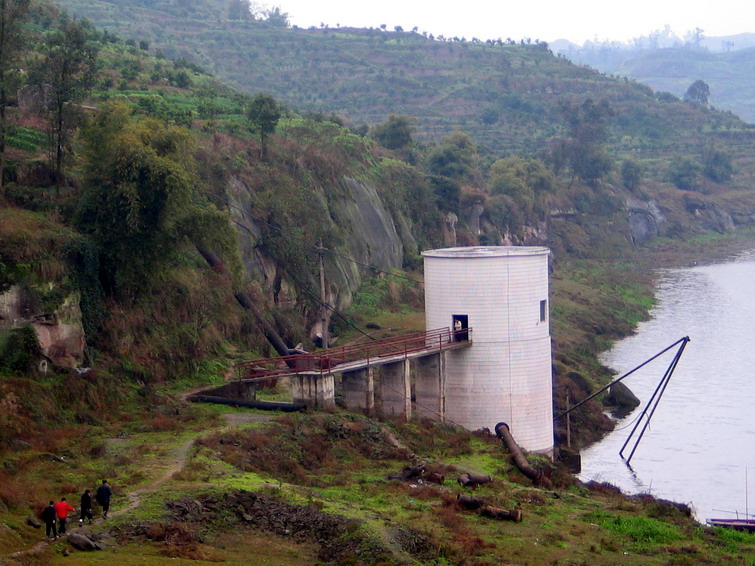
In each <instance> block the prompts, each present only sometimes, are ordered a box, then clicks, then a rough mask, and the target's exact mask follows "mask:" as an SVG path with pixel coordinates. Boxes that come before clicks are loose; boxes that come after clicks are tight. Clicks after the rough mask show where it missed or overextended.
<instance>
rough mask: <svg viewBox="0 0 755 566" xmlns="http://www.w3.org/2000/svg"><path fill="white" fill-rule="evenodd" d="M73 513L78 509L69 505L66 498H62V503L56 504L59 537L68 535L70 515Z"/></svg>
mask: <svg viewBox="0 0 755 566" xmlns="http://www.w3.org/2000/svg"><path fill="white" fill-rule="evenodd" d="M73 511H76V509H74V508H73V507H71V506H70V505H69V504H68V502H67V501H66V498H65V497H61V498H60V501H58V502H57V503H56V504H55V514H56V515H57V516H58V536H62V535H64V534H66V521H67V520H68V513H71V512H73Z"/></svg>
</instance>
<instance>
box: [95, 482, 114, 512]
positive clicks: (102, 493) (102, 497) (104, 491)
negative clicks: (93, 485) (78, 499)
mask: <svg viewBox="0 0 755 566" xmlns="http://www.w3.org/2000/svg"><path fill="white" fill-rule="evenodd" d="M112 495H113V490H112V489H110V486H109V485H108V484H107V480H102V485H101V486H100V487H98V488H97V493H95V494H94V498H95V499H96V500H97V503H99V504H100V507H102V518H103V519H107V512H108V511H109V510H110V497H111V496H112Z"/></svg>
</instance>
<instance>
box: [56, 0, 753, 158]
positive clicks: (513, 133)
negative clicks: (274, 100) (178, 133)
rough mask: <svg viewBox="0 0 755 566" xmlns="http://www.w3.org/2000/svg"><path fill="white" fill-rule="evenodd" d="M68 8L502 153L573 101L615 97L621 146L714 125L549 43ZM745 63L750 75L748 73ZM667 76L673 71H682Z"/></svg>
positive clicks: (544, 137) (553, 126) (207, 11)
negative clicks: (459, 134) (458, 133)
mask: <svg viewBox="0 0 755 566" xmlns="http://www.w3.org/2000/svg"><path fill="white" fill-rule="evenodd" d="M61 5H62V6H64V7H65V8H67V9H69V10H71V11H72V12H73V13H75V14H77V15H79V16H81V17H87V18H90V19H91V20H92V21H94V22H96V23H97V25H99V26H101V27H106V28H108V29H110V30H113V31H116V32H117V33H119V34H122V35H123V36H124V37H127V38H132V39H134V40H136V41H140V40H143V41H147V42H149V45H150V49H152V50H158V49H159V50H160V51H162V52H163V53H165V54H166V55H168V56H169V57H171V58H179V57H183V58H186V59H189V60H192V61H195V62H197V63H199V64H200V65H203V66H205V67H206V68H208V69H210V70H211V71H212V72H213V73H215V74H216V75H217V76H218V77H219V78H221V79H223V80H225V81H228V82H230V83H231V84H233V85H235V86H236V87H238V88H239V89H241V90H243V91H245V92H250V93H254V92H259V91H263V92H269V93H271V94H273V95H275V96H276V97H278V98H279V99H280V100H282V101H284V102H285V103H286V104H288V105H290V106H291V107H293V108H295V109H297V110H300V111H305V110H306V111H317V112H326V113H330V112H335V113H337V114H340V115H343V116H345V117H346V118H347V119H348V120H350V121H352V122H353V123H354V124H357V125H359V124H368V125H373V124H376V123H379V122H383V121H384V120H385V119H386V118H387V117H388V115H389V114H404V115H407V116H410V117H413V118H416V119H417V120H418V122H417V124H418V127H417V130H418V131H417V135H418V137H420V138H422V139H425V140H428V141H433V142H439V141H440V140H441V139H442V138H443V137H444V136H445V135H447V134H448V133H449V132H451V131H452V130H453V129H454V128H460V129H462V130H464V131H465V132H468V133H469V134H470V135H471V136H472V137H473V139H474V140H475V141H476V142H477V143H478V144H479V145H480V147H481V148H485V150H489V151H490V152H492V153H493V154H494V155H502V154H506V153H510V152H519V153H521V152H525V153H530V154H532V153H537V152H539V151H542V150H543V149H545V147H546V145H547V142H548V140H549V139H550V138H552V137H554V136H555V135H557V134H558V133H559V132H560V129H561V118H560V115H559V112H558V105H559V102H560V101H562V100H567V101H573V100H584V99H585V98H593V99H599V98H601V99H603V98H604V99H606V100H608V101H609V103H610V104H611V105H612V106H613V107H614V108H615V110H616V111H617V114H618V115H619V116H620V117H621V118H620V119H619V120H617V121H616V123H615V124H614V128H613V131H612V138H613V141H614V151H615V152H616V153H617V154H621V153H622V152H629V151H643V150H649V151H659V150H660V151H665V150H667V149H668V148H669V147H670V146H676V144H677V143H678V142H679V141H680V140H689V142H690V143H692V144H694V143H697V142H698V140H697V138H698V132H699V130H701V129H703V128H705V127H706V125H708V124H709V123H710V119H709V117H708V116H706V115H705V114H704V113H700V112H690V111H689V109H688V108H685V106H684V105H682V104H680V103H679V102H678V101H673V100H668V101H665V102H663V103H661V102H659V101H658V99H657V98H656V97H655V95H654V93H653V92H652V91H651V90H649V89H648V88H647V87H644V86H641V85H640V84H637V83H626V82H624V81H617V80H614V79H612V78H610V77H606V76H604V75H601V74H600V73H599V72H597V71H594V70H592V69H589V68H587V67H580V66H575V65H572V64H571V63H570V62H569V61H568V60H566V59H563V58H559V57H554V56H553V55H552V54H551V53H550V51H549V49H548V46H547V45H546V44H523V43H517V42H516V41H508V42H501V43H492V42H490V43H481V42H472V41H461V40H459V38H442V39H443V41H440V40H439V38H433V39H431V38H429V37H425V36H423V35H421V34H418V33H414V32H410V31H399V32H397V31H384V30H380V29H371V30H367V29H350V28H349V29H346V28H343V29H341V28H334V29H333V28H323V29H308V30H304V29H291V28H284V27H278V26H272V25H269V24H268V23H266V22H264V21H242V22H240V21H233V20H229V19H228V14H227V6H226V3H225V2H222V1H220V0H217V1H209V0H207V1H205V2H202V3H196V5H190V6H181V7H179V6H180V5H179V4H175V3H168V2H159V1H153V2H146V3H145V2H135V1H129V2H125V3H124V2H120V3H110V2H105V1H102V0H98V1H95V2H86V3H81V2H77V1H76V0H63V1H62V2H61ZM679 56H680V55H677V57H679ZM721 57H724V56H723V55H722V56H721ZM726 57H728V58H729V59H733V58H734V57H736V55H735V54H728V55H726ZM732 65H733V67H732V68H734V67H737V63H736V62H732ZM737 68H738V69H739V70H738V73H741V75H740V76H744V75H746V74H747V71H746V69H745V68H741V67H737ZM609 72H619V70H618V69H615V70H612V71H609ZM620 74H622V75H623V74H628V75H629V76H630V77H633V78H636V79H637V80H642V78H641V77H639V76H637V77H635V76H634V75H632V74H629V73H620ZM662 74H663V76H664V77H666V80H673V77H675V76H677V74H678V73H677V72H668V69H664V71H663V72H662ZM694 78H705V76H701V77H694ZM694 78H693V79H692V80H694ZM692 80H689V81H686V83H687V84H686V85H685V86H684V88H685V89H686V87H687V86H689V84H691V82H692ZM650 84H652V83H650ZM653 86H655V85H653ZM663 90H671V89H663ZM677 90H678V89H673V90H672V92H676V91H677ZM716 96H717V94H714V96H713V100H714V101H717V100H718V99H717V98H716ZM715 129H716V130H725V131H729V130H736V131H740V130H744V131H746V132H748V133H747V135H748V136H749V130H748V129H747V127H746V126H744V125H743V124H741V123H739V122H738V121H737V120H736V119H734V118H732V117H728V116H725V115H720V116H718V117H717V118H716V127H715Z"/></svg>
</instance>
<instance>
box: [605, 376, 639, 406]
mask: <svg viewBox="0 0 755 566" xmlns="http://www.w3.org/2000/svg"><path fill="white" fill-rule="evenodd" d="M606 404H607V405H611V406H613V407H618V408H619V409H620V410H626V411H627V412H629V411H631V410H632V409H634V408H635V407H637V406H638V405H639V404H640V400H639V399H638V398H637V396H636V395H635V394H634V393H632V390H631V389H629V387H627V386H626V385H624V384H623V383H621V382H618V383H614V384H613V385H612V386H611V387H610V388H609V389H608V397H606Z"/></svg>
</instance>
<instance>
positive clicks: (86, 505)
mask: <svg viewBox="0 0 755 566" xmlns="http://www.w3.org/2000/svg"><path fill="white" fill-rule="evenodd" d="M80 503H81V505H80V506H79V513H80V514H79V525H83V524H84V519H89V524H90V525H91V524H92V519H93V518H94V514H93V513H92V492H91V491H90V490H88V489H85V490H84V493H82V494H81V502H80Z"/></svg>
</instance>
